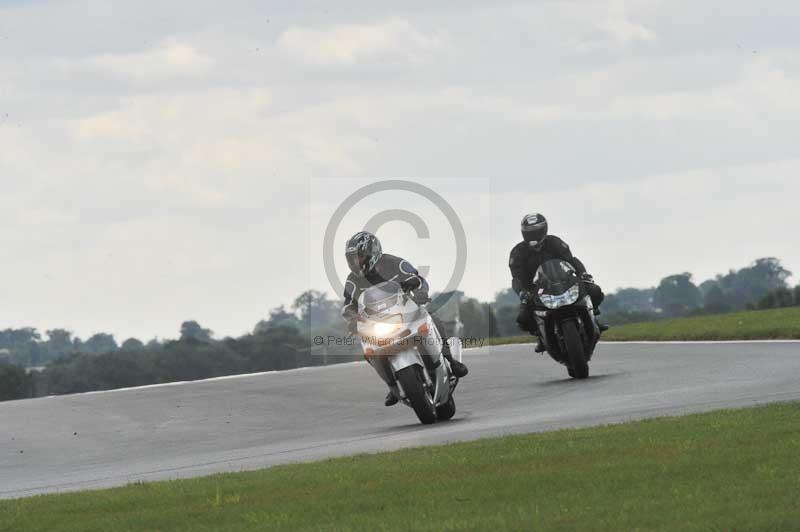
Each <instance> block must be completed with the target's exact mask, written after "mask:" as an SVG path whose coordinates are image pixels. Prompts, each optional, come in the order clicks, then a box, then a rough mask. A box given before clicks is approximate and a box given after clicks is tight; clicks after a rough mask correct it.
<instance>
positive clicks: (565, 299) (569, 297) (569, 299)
mask: <svg viewBox="0 0 800 532" xmlns="http://www.w3.org/2000/svg"><path fill="white" fill-rule="evenodd" d="M580 295H581V288H580V286H578V285H577V284H576V285H575V286H573V287H572V288H570V289H569V290H567V291H566V292H564V293H563V294H561V295H558V296H551V295H548V294H539V299H541V300H542V305H544V306H545V307H547V308H551V309H556V308H561V307H565V306H567V305H572V304H573V303H575V302H576V301H577V300H578V297H580Z"/></svg>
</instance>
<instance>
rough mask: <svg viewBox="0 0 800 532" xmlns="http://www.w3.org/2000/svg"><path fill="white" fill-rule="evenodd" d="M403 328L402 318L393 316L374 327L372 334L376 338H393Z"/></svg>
mask: <svg viewBox="0 0 800 532" xmlns="http://www.w3.org/2000/svg"><path fill="white" fill-rule="evenodd" d="M402 326H403V320H402V318H401V317H400V316H399V315H398V316H392V317H390V318H387V319H385V320H383V321H381V322H378V323H376V324H375V325H374V326H373V327H372V332H373V333H374V334H375V336H379V337H386V336H391V335H393V334H394V333H396V332H399V331H400V329H401V328H402Z"/></svg>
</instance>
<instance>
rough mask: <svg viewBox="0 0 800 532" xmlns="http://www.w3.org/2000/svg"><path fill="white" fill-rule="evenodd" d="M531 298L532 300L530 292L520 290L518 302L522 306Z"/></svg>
mask: <svg viewBox="0 0 800 532" xmlns="http://www.w3.org/2000/svg"><path fill="white" fill-rule="evenodd" d="M532 298H533V295H532V294H531V293H530V292H528V291H527V290H522V291H521V292H520V293H519V302H520V303H521V304H522V305H527V304H528V301H530V300H531V299H532Z"/></svg>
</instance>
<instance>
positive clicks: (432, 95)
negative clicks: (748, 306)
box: [0, 0, 800, 340]
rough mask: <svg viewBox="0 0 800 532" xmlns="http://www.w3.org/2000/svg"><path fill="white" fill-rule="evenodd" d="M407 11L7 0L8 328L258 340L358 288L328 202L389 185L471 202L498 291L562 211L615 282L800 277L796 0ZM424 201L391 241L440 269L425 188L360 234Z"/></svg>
mask: <svg viewBox="0 0 800 532" xmlns="http://www.w3.org/2000/svg"><path fill="white" fill-rule="evenodd" d="M165 4H166V5H165ZM382 4H383V5H385V3H383V2H376V1H372V0H370V1H366V0H340V1H338V2H322V1H317V2H311V1H298V0H293V1H291V2H286V1H281V2H255V1H246V2H245V1H241V2H236V1H233V2H224V3H221V2H211V1H202V0H201V1H198V0H193V1H191V2H189V1H184V0H176V1H172V2H166V3H165V2H161V1H159V2H150V1H139V2H119V1H111V2H109V1H107V0H104V1H100V0H81V1H58V2H49V1H44V0H37V1H24V0H12V1H8V0H0V183H2V189H0V190H2V194H0V217H2V218H1V219H2V224H0V238H2V257H0V259H2V272H3V281H4V282H3V290H2V292H1V295H0V327H3V328H4V327H12V326H14V327H15V326H28V325H30V326H36V327H39V328H40V329H42V330H46V329H49V328H54V327H66V328H69V329H71V330H73V331H75V332H76V333H78V334H79V335H81V336H83V337H84V338H85V337H86V336H88V335H90V334H92V333H94V332H97V331H108V332H112V333H114V334H115V335H116V336H117V338H118V340H123V339H125V338H126V337H128V336H132V335H135V336H138V337H140V338H144V339H148V338H151V337H153V336H155V335H158V336H162V337H164V336H166V337H174V336H176V334H177V330H178V327H179V324H180V323H181V321H183V320H184V319H189V318H193V319H197V320H199V321H200V322H201V323H202V324H203V325H205V326H207V327H209V328H211V329H213V330H214V331H215V332H216V333H217V335H218V336H221V335H228V334H241V333H243V332H245V331H247V330H250V329H251V328H252V326H253V325H254V324H255V323H256V322H257V321H258V320H259V319H261V318H263V317H265V316H266V315H267V314H268V312H269V309H270V308H272V307H275V306H277V305H279V304H281V303H289V302H290V301H291V300H292V299H293V298H294V296H296V295H297V294H299V293H300V292H301V291H303V290H305V289H307V288H312V287H313V288H318V289H321V290H328V291H330V290H331V289H330V287H329V284H328V283H327V280H326V278H325V274H324V269H323V265H322V256H321V255H322V253H321V250H322V236H323V233H324V231H325V227H326V225H327V223H328V220H329V219H330V217H331V215H332V214H333V212H334V210H335V209H336V207H337V206H338V205H339V204H340V203H341V202H342V201H343V200H344V199H345V198H346V197H347V196H348V195H349V194H351V193H352V192H353V191H355V190H356V189H357V188H359V187H361V186H363V185H366V184H369V183H372V182H375V181H380V180H384V179H407V180H412V181H416V182H420V183H423V184H425V185H427V186H429V187H431V188H433V189H434V190H436V191H437V192H438V193H440V194H442V195H444V196H446V197H447V198H448V200H449V201H450V203H451V204H452V205H453V207H454V208H455V209H456V210H457V211H458V212H459V213H460V214H461V217H462V221H463V223H464V226H465V228H466V231H467V236H468V244H469V260H468V265H467V274H466V276H465V278H464V281H463V283H462V289H463V290H465V291H466V292H467V293H468V294H470V295H472V296H475V297H478V298H480V299H484V300H489V299H491V298H492V296H493V294H494V293H495V292H496V291H497V290H499V289H501V288H504V287H506V286H507V285H508V284H509V281H510V279H509V275H508V270H507V267H506V264H507V260H508V251H509V250H510V248H511V247H512V246H513V245H514V243H515V242H516V241H517V240H518V239H519V232H518V224H519V220H520V219H521V218H522V215H523V214H524V213H527V212H535V211H541V212H543V213H545V214H546V215H548V217H549V218H550V219H551V227H552V231H553V232H554V233H556V234H558V235H560V236H562V237H563V238H565V239H566V240H567V241H568V242H569V243H570V244H571V245H572V248H573V251H575V253H576V254H577V255H578V256H579V257H581V258H582V259H583V260H584V262H585V263H586V264H587V265H588V266H589V268H590V270H591V271H592V272H593V273H594V274H595V276H596V278H597V280H598V281H599V282H600V283H601V284H602V285H603V286H604V287H605V288H606V289H607V290H608V291H610V290H613V289H615V288H618V287H621V286H642V287H644V286H651V285H653V284H655V283H657V282H658V280H659V279H660V278H661V277H663V276H665V275H668V274H672V273H676V272H682V271H687V270H688V271H691V272H693V273H694V274H695V277H696V279H697V280H698V281H702V280H704V279H706V278H708V277H710V276H712V275H714V274H716V273H718V272H722V271H725V270H726V269H728V268H730V267H742V266H745V265H746V264H748V263H749V262H750V261H751V260H753V259H755V258H757V257H761V256H772V255H774V256H778V257H780V258H781V259H783V260H784V263H785V264H786V266H787V267H788V268H789V269H794V270H797V271H798V272H800V246H798V237H797V234H798V229H797V227H798V225H800V209H799V208H798V203H799V202H800V152H799V151H798V147H797V138H798V131H799V130H800V97H798V95H799V94H800V32H798V31H797V22H798V20H800V3H798V2H797V1H795V0H773V1H770V2H749V1H738V0H734V1H732V0H725V1H722V0H711V1H703V2H689V1H676V0H669V1H666V0H665V1H658V0H642V1H600V0H598V1H584V2H524V3H517V2H468V1H463V0H462V1H458V2H455V1H451V2H436V3H435V4H436V6H435V7H431V5H430V4H433V2H428V1H425V2H423V1H407V2H404V3H403V4H404V7H403V8H396V7H384V6H383V5H382ZM400 208H402V209H407V210H410V211H412V212H415V213H418V214H419V215H420V216H421V217H422V218H423V220H424V221H425V222H426V223H427V225H428V226H429V228H430V232H431V237H430V239H428V240H419V239H418V238H417V236H416V234H415V232H414V231H413V230H412V229H411V228H410V227H409V226H408V225H406V224H404V223H401V222H394V223H391V224H388V225H386V226H385V227H384V228H383V229H382V230H381V232H380V236H381V237H382V239H383V240H384V247H385V248H386V250H387V251H390V252H393V253H395V254H400V255H403V256H406V257H408V258H409V259H410V260H412V262H414V263H417V264H419V265H427V266H430V267H431V282H432V284H433V286H434V289H435V288H437V287H438V288H441V287H442V285H443V284H444V283H445V282H446V281H447V279H448V278H449V275H450V272H451V271H452V268H453V263H454V258H453V257H454V244H453V236H452V232H451V231H450V230H449V226H448V225H447V224H446V222H445V221H444V218H443V216H442V215H441V214H440V213H439V212H438V211H437V210H436V209H435V207H434V206H433V205H432V204H430V203H429V202H428V201H427V200H425V199H423V198H419V197H414V196H412V195H410V194H408V193H396V194H389V193H382V194H379V195H376V196H374V197H373V198H370V199H368V200H365V201H364V202H362V203H361V204H359V206H358V208H357V209H355V210H354V211H352V212H351V213H350V214H349V215H348V216H347V217H346V219H345V221H344V223H343V224H342V226H341V228H340V230H339V232H338V234H337V251H341V248H342V245H343V242H344V240H345V239H346V238H347V236H349V233H352V232H355V231H356V230H358V229H360V228H361V227H362V226H363V224H364V223H365V221H366V220H368V219H369V218H370V217H371V216H373V215H374V214H376V213H378V212H380V211H383V210H386V209H400ZM337 258H338V259H339V262H338V267H339V271H340V273H341V275H342V276H344V275H345V273H346V272H345V270H344V268H345V267H346V266H345V264H344V261H343V260H342V257H341V256H337Z"/></svg>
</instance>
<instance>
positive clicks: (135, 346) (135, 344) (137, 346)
mask: <svg viewBox="0 0 800 532" xmlns="http://www.w3.org/2000/svg"><path fill="white" fill-rule="evenodd" d="M144 348H145V347H144V344H143V343H142V342H141V340H138V339H136V338H128V339H127V340H125V341H124V342H122V349H123V350H125V351H142V350H143V349H144Z"/></svg>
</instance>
